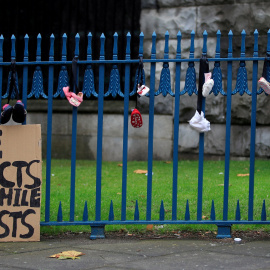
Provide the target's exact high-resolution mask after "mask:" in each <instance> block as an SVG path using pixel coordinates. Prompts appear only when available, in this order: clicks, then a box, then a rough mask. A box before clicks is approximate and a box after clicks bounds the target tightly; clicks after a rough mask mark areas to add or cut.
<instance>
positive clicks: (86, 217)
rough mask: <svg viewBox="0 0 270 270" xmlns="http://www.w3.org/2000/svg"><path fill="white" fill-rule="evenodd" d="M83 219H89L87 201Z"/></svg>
mask: <svg viewBox="0 0 270 270" xmlns="http://www.w3.org/2000/svg"><path fill="white" fill-rule="evenodd" d="M83 221H88V207H87V201H85V203H84V208H83Z"/></svg>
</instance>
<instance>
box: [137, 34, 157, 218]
mask: <svg viewBox="0 0 270 270" xmlns="http://www.w3.org/2000/svg"><path fill="white" fill-rule="evenodd" d="M140 38H141V41H142V40H143V39H142V38H143V34H142V33H141V35H140ZM140 43H141V46H140V48H141V51H140V53H141V54H142V53H143V51H142V42H140ZM151 59H156V33H155V32H154V33H153V34H152V52H151ZM155 72H156V63H155V62H152V63H151V71H150V101H149V127H148V174H147V207H146V220H151V212H152V171H153V136H154V102H155V100H154V99H155Z"/></svg>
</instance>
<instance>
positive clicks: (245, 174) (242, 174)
mask: <svg viewBox="0 0 270 270" xmlns="http://www.w3.org/2000/svg"><path fill="white" fill-rule="evenodd" d="M237 176H249V173H239V174H237Z"/></svg>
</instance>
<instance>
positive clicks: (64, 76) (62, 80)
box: [53, 34, 69, 98]
mask: <svg viewBox="0 0 270 270" xmlns="http://www.w3.org/2000/svg"><path fill="white" fill-rule="evenodd" d="M66 60H67V35H66V34H63V36H62V61H66ZM68 85H69V76H68V71H67V67H66V66H65V65H63V66H61V69H60V72H59V76H58V85H57V90H56V93H55V94H54V95H53V97H54V98H57V97H58V96H60V97H61V98H65V93H64V92H63V87H66V86H68Z"/></svg>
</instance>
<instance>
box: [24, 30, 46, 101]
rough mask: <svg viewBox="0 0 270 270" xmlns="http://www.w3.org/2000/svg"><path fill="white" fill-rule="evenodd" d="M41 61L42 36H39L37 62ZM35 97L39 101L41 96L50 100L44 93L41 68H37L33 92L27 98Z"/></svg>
mask: <svg viewBox="0 0 270 270" xmlns="http://www.w3.org/2000/svg"><path fill="white" fill-rule="evenodd" d="M40 61H41V35H40V34H38V36H37V54H36V62H40ZM33 96H34V97H35V98H36V99H38V98H39V97H40V96H41V97H43V98H48V97H47V96H46V95H45V93H44V88H43V75H42V70H41V67H40V66H37V67H36V69H35V71H34V75H33V82H32V88H31V92H30V93H29V95H28V96H27V98H31V97H33Z"/></svg>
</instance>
